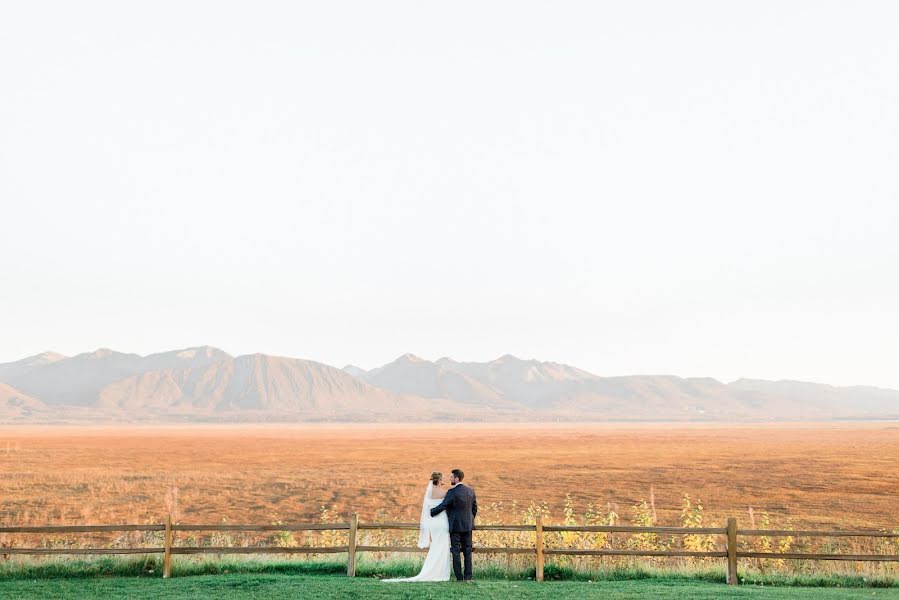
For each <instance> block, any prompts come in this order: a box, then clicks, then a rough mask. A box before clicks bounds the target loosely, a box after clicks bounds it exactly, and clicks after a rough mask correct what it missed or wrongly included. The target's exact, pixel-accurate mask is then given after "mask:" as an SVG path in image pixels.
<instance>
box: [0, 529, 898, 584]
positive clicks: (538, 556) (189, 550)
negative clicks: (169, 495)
mask: <svg viewBox="0 0 899 600" xmlns="http://www.w3.org/2000/svg"><path fill="white" fill-rule="evenodd" d="M403 529H407V530H408V529H414V530H417V529H418V523H360V522H359V518H358V515H357V514H356V513H353V514H352V515H351V517H350V521H349V522H347V523H295V524H282V525H184V524H173V523H172V519H171V516H168V517H167V518H166V521H165V523H162V524H151V525H73V526H68V525H67V526H52V527H30V526H29V527H0V534H2V533H94V532H127V531H162V532H163V547H161V548H152V547H146V548H0V554H32V555H53V554H64V555H71V554H88V555H96V554H162V555H163V577H166V578H167V577H169V576H170V575H171V569H172V556H173V555H175V554H275V553H278V554H341V553H346V554H347V575H348V576H350V577H354V576H355V575H356V556H357V555H358V554H359V553H360V552H427V550H426V549H422V548H418V547H414V546H364V545H358V544H357V539H358V533H359V531H360V530H403ZM178 531H208V532H225V531H232V532H233V531H253V532H256V531H277V532H280V531H346V532H347V544H346V545H345V546H325V547H321V546H295V547H282V546H175V545H174V534H175V532H178ZM475 531H476V532H477V531H517V532H533V533H534V545H533V546H529V547H493V548H491V547H479V546H475V548H474V552H475V553H479V554H530V555H532V556H533V557H534V565H535V568H536V579H537V581H543V569H544V564H545V560H546V557H547V556H558V555H568V556H662V557H690V558H719V559H725V560H726V564H727V583H728V584H730V585H737V561H738V560H739V559H740V558H756V559H782V560H845V561H869V562H899V554H814V553H807V554H804V553H797V552H786V553H780V552H744V551H741V550H739V549H738V546H737V542H738V538H739V537H740V536H743V537H759V536H766V537H783V536H790V537H878V538H899V533H891V532H886V531H803V530H797V531H794V530H782V529H737V520H736V519H734V518H729V519H728V520H727V527H627V526H610V525H583V526H577V525H544V524H543V519H542V518H541V517H538V518H537V522H536V523H535V524H534V525H481V526H477V527H476V529H475ZM545 532H592V533H630V534H646V533H652V534H669V535H700V534H703V535H721V536H725V538H724V548H725V549H724V551H721V552H714V551H710V552H698V551H689V550H635V549H629V550H623V549H622V550H616V549H610V548H601V549H594V550H583V549H577V548H547V547H545V543H544V533H545Z"/></svg>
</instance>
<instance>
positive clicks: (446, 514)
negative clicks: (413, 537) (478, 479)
mask: <svg viewBox="0 0 899 600" xmlns="http://www.w3.org/2000/svg"><path fill="white" fill-rule="evenodd" d="M463 479H465V473H463V472H462V471H461V470H459V469H453V471H452V477H451V478H450V483H451V485H450V487H448V488H445V487H443V473H438V472H434V473H431V481H430V482H429V483H428V489H427V490H426V491H425V498H424V502H423V503H422V506H421V529H419V533H418V547H419V548H429V549H428V555H427V556H426V557H425V562H424V564H423V565H422V566H421V572H420V573H419V574H418V575H416V576H415V577H409V578H406V579H385V581H447V580H449V578H450V553H452V565H453V573H454V574H455V576H456V581H471V530H472V529H474V518H475V516H477V514H478V500H477V497H476V496H475V493H474V490H473V489H471V488H470V487H468V486H467V485H465V484H463V483H462V480H463ZM460 554H461V555H462V557H464V559H465V568H464V570H463V568H462V561H461V557H460Z"/></svg>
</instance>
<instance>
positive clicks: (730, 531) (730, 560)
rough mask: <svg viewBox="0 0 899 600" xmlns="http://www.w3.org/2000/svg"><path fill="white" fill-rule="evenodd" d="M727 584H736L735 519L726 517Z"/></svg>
mask: <svg viewBox="0 0 899 600" xmlns="http://www.w3.org/2000/svg"><path fill="white" fill-rule="evenodd" d="M727 584H728V585H737V520H736V519H735V518H734V517H728V519H727Z"/></svg>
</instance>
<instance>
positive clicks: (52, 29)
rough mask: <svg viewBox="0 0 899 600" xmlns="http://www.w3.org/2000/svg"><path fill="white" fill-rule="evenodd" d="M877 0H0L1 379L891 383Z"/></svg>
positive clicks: (892, 92) (893, 290)
mask: <svg viewBox="0 0 899 600" xmlns="http://www.w3.org/2000/svg"><path fill="white" fill-rule="evenodd" d="M897 225H899V2H894V1H883V2H866V1H860V0H846V1H844V2H825V1H820V0H815V1H808V2H789V1H783V0H777V1H770V2H763V1H759V0H748V1H745V2H734V1H729V2H728V1H721V0H710V1H708V2H667V1H659V2H639V1H632V0H628V1H619V2H592V1H591V2H522V1H521V0H516V1H510V2H451V3H447V2H424V1H421V0H415V1H409V2H370V1H360V2H338V1H328V2H309V3H300V2H286V1H285V2H243V3H237V2H222V1H210V2H184V1H178V2H162V1H157V0H154V1H153V2H120V1H110V2H90V1H85V2H77V3H76V2H39V1H34V2H32V1H28V2H11V1H10V2H4V3H3V4H0V232H2V235H0V275H2V279H0V362H6V361H11V360H16V359H18V358H21V357H23V356H26V355H29V354H34V353H37V352H40V351H43V350H50V349H52V350H56V351H58V352H62V353H64V354H74V353H78V352H83V351H89V350H93V349H95V348H97V347H100V346H103V347H110V348H114V349H117V350H122V351H130V352H137V353H140V354H146V353H150V352H156V351H161V350H168V349H173V348H179V347H185V346H192V345H200V344H211V345H215V346H218V347H221V348H222V349H224V350H226V351H228V352H231V353H232V354H243V353H250V352H265V353H270V354H281V355H287V356H295V357H302V358H311V359H314V360H319V361H322V362H326V363H329V364H333V365H336V366H343V365H344V364H346V363H355V364H358V365H361V366H363V367H366V368H371V367H374V366H378V365H380V364H382V363H384V362H387V361H390V360H392V359H393V358H395V357H396V356H397V355H399V354H402V353H405V352H413V353H416V354H419V355H421V356H424V357H426V358H430V359H436V358H438V357H440V356H443V355H449V356H452V357H454V358H456V359H459V360H489V359H493V358H496V357H498V356H500V355H502V354H506V353H512V354H515V355H518V356H521V357H524V358H539V359H543V360H554V361H559V362H565V363H569V364H573V365H576V366H579V367H581V368H584V369H587V370H589V371H592V372H594V373H597V374H600V375H625V374H636V373H671V374H676V375H682V376H711V377H716V378H718V379H721V380H724V381H730V380H733V379H736V378H739V377H757V378H766V379H782V378H789V379H804V380H810V381H819V382H825V383H833V384H839V385H844V384H869V385H880V386H886V387H894V388H899V368H897V364H899V363H897V355H899V308H897V307H899V231H897Z"/></svg>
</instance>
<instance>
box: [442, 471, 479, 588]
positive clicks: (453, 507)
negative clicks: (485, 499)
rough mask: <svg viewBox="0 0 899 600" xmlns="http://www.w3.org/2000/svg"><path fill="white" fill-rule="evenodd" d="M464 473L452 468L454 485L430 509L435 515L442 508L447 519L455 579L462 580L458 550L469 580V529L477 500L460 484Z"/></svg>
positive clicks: (475, 514) (471, 492)
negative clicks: (439, 501) (438, 502)
mask: <svg viewBox="0 0 899 600" xmlns="http://www.w3.org/2000/svg"><path fill="white" fill-rule="evenodd" d="M463 479H465V473H463V472H462V471H461V470H459V469H453V475H452V477H450V482H452V484H453V485H454V486H455V487H452V488H450V489H449V490H448V491H447V492H446V497H445V498H444V499H443V502H441V503H440V504H438V505H437V506H435V507H434V508H432V509H431V516H432V517H436V516H437V515H439V514H440V513H442V512H443V511H444V510H445V511H446V518H447V520H448V521H449V530H450V551H451V552H452V553H453V573H454V574H455V575H456V581H462V578H463V573H462V564H461V562H460V561H459V552H460V551H461V552H462V554H463V555H464V556H465V573H464V577H465V581H471V530H472V529H474V518H475V517H476V516H477V514H478V500H477V498H476V497H475V495H474V490H473V489H471V488H470V487H468V486H467V485H463V484H462V480H463Z"/></svg>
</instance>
